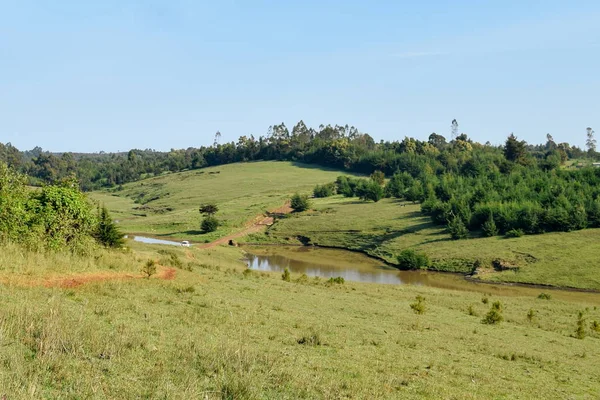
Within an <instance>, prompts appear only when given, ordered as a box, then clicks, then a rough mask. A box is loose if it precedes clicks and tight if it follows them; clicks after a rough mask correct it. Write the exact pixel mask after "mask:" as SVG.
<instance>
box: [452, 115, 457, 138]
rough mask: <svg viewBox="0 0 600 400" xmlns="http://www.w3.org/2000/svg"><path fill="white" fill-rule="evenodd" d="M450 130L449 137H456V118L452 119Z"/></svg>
mask: <svg viewBox="0 0 600 400" xmlns="http://www.w3.org/2000/svg"><path fill="white" fill-rule="evenodd" d="M451 132H452V133H451V138H452V140H455V139H456V138H457V137H458V121H457V120H456V119H453V120H452V125H451Z"/></svg>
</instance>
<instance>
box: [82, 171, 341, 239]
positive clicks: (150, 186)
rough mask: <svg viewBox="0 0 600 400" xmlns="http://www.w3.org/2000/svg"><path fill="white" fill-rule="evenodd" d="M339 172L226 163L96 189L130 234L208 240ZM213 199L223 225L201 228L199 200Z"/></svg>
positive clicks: (327, 179)
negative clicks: (119, 187)
mask: <svg viewBox="0 0 600 400" xmlns="http://www.w3.org/2000/svg"><path fill="white" fill-rule="evenodd" d="M338 175H339V171H335V170H329V169H325V168H321V167H316V166H311V165H305V164H298V163H291V162H277V161H269V162H253V163H239V164H229V165H222V166H219V167H213V168H204V169H201V170H194V171H188V172H182V173H177V174H170V175H165V176H161V177H156V178H151V179H146V180H143V181H140V182H134V183H130V184H126V185H124V186H123V188H122V190H119V191H116V192H106V191H104V192H94V193H91V195H90V196H91V197H92V198H93V199H94V200H97V201H99V202H101V203H104V204H105V205H106V206H107V207H108V208H109V209H110V211H111V213H112V214H113V216H114V218H115V219H117V220H119V224H120V226H121V227H122V229H123V230H125V231H126V232H128V233H146V234H149V235H155V236H169V237H173V238H178V239H187V240H194V241H197V242H209V241H212V240H215V239H217V238H219V237H222V236H225V235H227V234H228V233H231V232H233V231H236V230H239V229H240V228H242V227H243V226H244V225H245V224H247V223H248V221H250V220H252V219H253V218H254V217H255V216H257V215H259V214H262V213H264V212H266V211H268V210H271V209H274V208H277V207H280V206H282V205H283V204H284V203H285V202H286V201H287V200H288V199H289V197H290V195H291V194H293V193H294V192H297V191H299V192H308V191H310V190H312V188H313V187H314V185H316V184H322V183H327V182H331V181H333V180H335V178H336V177H337V176H338ZM210 202H213V203H215V204H217V205H218V207H219V209H220V211H219V213H218V214H217V217H218V218H219V220H220V221H221V222H222V224H223V225H222V226H221V227H220V228H219V229H218V230H217V231H216V232H213V233H210V234H203V233H202V232H201V231H200V221H201V215H200V214H199V212H198V208H199V206H200V204H203V203H210Z"/></svg>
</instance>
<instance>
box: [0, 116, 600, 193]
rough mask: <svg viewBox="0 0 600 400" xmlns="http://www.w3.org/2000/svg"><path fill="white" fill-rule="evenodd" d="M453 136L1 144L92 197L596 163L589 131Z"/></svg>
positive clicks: (40, 178)
mask: <svg viewBox="0 0 600 400" xmlns="http://www.w3.org/2000/svg"><path fill="white" fill-rule="evenodd" d="M451 135H452V138H451V140H447V139H446V138H445V137H444V136H442V135H439V134H436V133H432V134H431V135H430V136H429V138H428V140H426V141H421V140H416V139H413V138H408V137H406V138H404V139H403V140H401V141H381V142H378V143H376V142H375V140H374V139H373V138H372V137H371V136H370V135H369V134H367V133H363V132H360V131H359V130H358V129H356V128H355V127H350V126H348V125H343V126H342V125H334V126H332V125H321V126H319V128H318V129H313V128H309V127H307V126H306V125H305V124H304V122H302V121H300V122H298V123H297V124H296V125H295V126H294V127H293V128H292V130H291V131H290V130H289V129H288V128H287V127H286V126H285V124H283V123H282V124H279V125H274V126H271V127H270V128H269V130H268V132H267V134H266V135H263V136H259V137H258V138H255V137H254V136H253V135H250V136H242V137H240V138H239V139H238V141H237V142H230V143H224V144H220V143H219V140H220V134H219V133H218V132H217V134H216V135H215V142H214V144H213V145H212V146H204V147H199V148H193V147H190V148H188V149H179V150H176V149H172V150H171V151H168V152H159V151H154V150H151V149H146V150H138V149H132V150H130V151H129V152H127V153H102V152H101V153H94V154H75V153H60V154H55V153H48V152H44V151H43V150H42V149H41V148H39V147H36V148H34V149H33V150H30V151H24V152H21V151H19V150H18V149H16V148H15V147H14V146H12V145H11V144H10V143H9V144H1V143H0V161H3V162H5V163H6V164H8V165H10V166H11V167H12V168H15V169H16V170H18V171H19V172H21V173H24V174H27V176H28V177H29V178H28V179H29V184H31V185H42V184H44V183H56V182H60V181H61V180H63V179H65V178H67V177H69V176H72V175H75V176H76V177H77V179H78V180H79V183H80V186H81V188H82V189H83V190H84V191H89V190H95V189H99V188H103V187H115V186H119V185H122V184H125V183H127V182H133V181H137V180H140V179H143V178H146V177H151V176H157V175H161V174H164V173H168V172H179V171H185V170H190V169H198V168H204V167H209V166H216V165H222V164H229V163H234V162H243V161H256V160H285V161H298V162H304V163H314V164H319V165H322V166H327V167H334V168H339V169H344V170H348V171H352V172H358V173H363V174H372V173H373V172H375V171H381V172H382V173H384V174H385V175H386V176H391V175H393V174H394V173H395V172H397V171H400V172H406V173H408V174H410V175H411V176H412V177H413V178H416V177H418V176H419V175H420V174H421V171H423V170H425V171H427V172H428V173H432V174H435V175H442V174H446V173H453V174H459V175H469V174H473V173H478V171H477V169H478V168H485V162H487V161H485V159H487V158H489V157H497V159H496V160H495V163H496V164H497V165H498V167H499V168H500V169H501V171H502V173H507V172H508V170H509V169H510V168H511V164H512V163H517V164H520V165H526V166H528V167H531V168H535V169H538V168H539V169H543V170H545V171H550V170H554V169H556V168H558V167H559V166H560V165H561V164H562V163H564V162H565V161H567V160H568V159H573V158H582V157H591V158H597V157H598V153H596V151H595V146H596V145H595V143H596V141H595V139H594V132H593V130H592V129H591V128H588V129H587V130H586V143H587V147H588V151H584V150H582V149H580V148H578V147H577V146H571V145H569V144H568V143H555V142H554V140H553V138H552V137H551V136H550V135H547V138H546V139H547V140H546V143H545V144H543V145H529V144H527V143H525V142H522V141H519V140H517V138H515V137H514V136H512V138H513V139H512V140H511V142H510V143H508V144H507V146H509V151H508V152H505V151H504V150H505V147H506V146H492V145H491V144H489V143H486V144H479V143H475V142H473V141H472V140H470V139H469V138H468V137H467V135H465V134H460V135H459V134H458V123H457V122H456V120H454V121H452V134H451ZM482 159H484V160H482Z"/></svg>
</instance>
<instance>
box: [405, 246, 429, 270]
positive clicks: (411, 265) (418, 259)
mask: <svg viewBox="0 0 600 400" xmlns="http://www.w3.org/2000/svg"><path fill="white" fill-rule="evenodd" d="M397 259H398V266H399V267H400V268H401V269H424V268H427V267H429V265H430V261H429V257H427V254H424V253H419V252H417V251H415V250H413V249H406V250H402V252H401V253H400V254H399V255H398V257H397Z"/></svg>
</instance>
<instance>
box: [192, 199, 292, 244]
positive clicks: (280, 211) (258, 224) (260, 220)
mask: <svg viewBox="0 0 600 400" xmlns="http://www.w3.org/2000/svg"><path fill="white" fill-rule="evenodd" d="M292 211H293V209H292V207H291V206H290V203H289V202H287V203H285V204H284V205H283V206H281V207H279V208H276V209H274V210H271V211H269V212H268V213H267V215H266V216H265V215H259V216H257V217H256V218H254V219H253V220H252V222H250V223H249V224H248V225H247V226H246V227H245V228H244V229H242V230H241V231H239V232H235V233H232V234H230V235H227V236H224V237H222V238H220V239H217V240H215V241H213V242H210V243H205V244H201V245H196V246H194V247H197V248H199V249H210V248H212V247H215V246H220V245H222V244H227V243H229V241H230V240H233V239H237V238H239V237H243V236H246V235H249V234H251V233H256V232H260V231H262V230H263V229H265V228H266V227H267V226H271V225H273V222H275V218H274V216H277V215H284V214H289V213H291V212H292Z"/></svg>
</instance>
